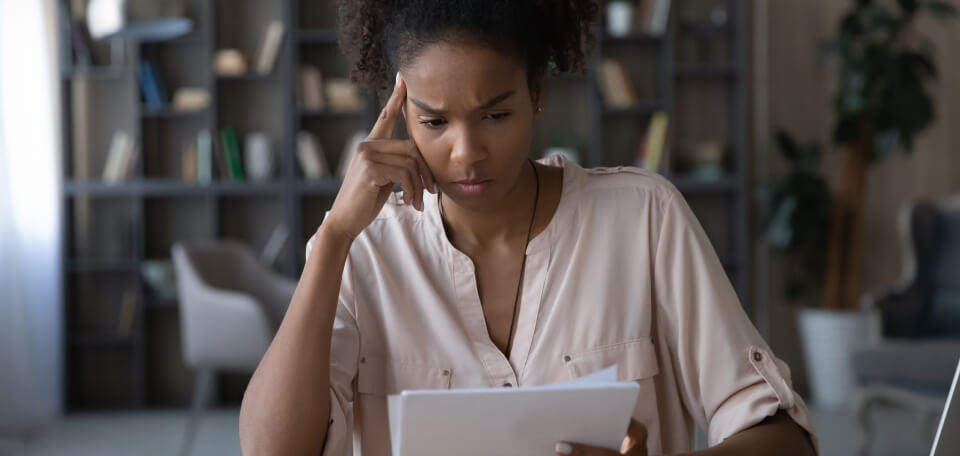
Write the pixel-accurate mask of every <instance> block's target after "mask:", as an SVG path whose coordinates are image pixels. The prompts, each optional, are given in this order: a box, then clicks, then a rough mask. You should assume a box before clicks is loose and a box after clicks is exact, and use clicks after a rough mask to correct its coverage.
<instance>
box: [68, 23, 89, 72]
mask: <svg viewBox="0 0 960 456" xmlns="http://www.w3.org/2000/svg"><path fill="white" fill-rule="evenodd" d="M92 49H93V39H92V38H91V37H90V31H89V30H88V29H87V25H86V24H84V22H83V21H82V20H79V19H74V20H72V21H70V50H71V53H72V55H73V64H74V65H75V66H80V67H90V66H93V65H94V64H95V62H94V61H93V50H92Z"/></svg>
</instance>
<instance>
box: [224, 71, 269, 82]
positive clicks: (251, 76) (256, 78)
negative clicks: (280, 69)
mask: <svg viewBox="0 0 960 456" xmlns="http://www.w3.org/2000/svg"><path fill="white" fill-rule="evenodd" d="M216 77H217V80H218V81H224V82H230V81H249V82H265V81H273V80H276V77H275V73H266V74H265V73H256V72H249V73H244V74H218V75H216Z"/></svg>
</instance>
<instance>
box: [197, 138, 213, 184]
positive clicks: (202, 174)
mask: <svg viewBox="0 0 960 456" xmlns="http://www.w3.org/2000/svg"><path fill="white" fill-rule="evenodd" d="M212 180H213V139H212V138H211V137H210V130H206V129H203V130H200V131H199V132H197V182H198V183H200V184H201V185H207V184H209V183H210V181H212Z"/></svg>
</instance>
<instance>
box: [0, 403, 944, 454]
mask: <svg viewBox="0 0 960 456" xmlns="http://www.w3.org/2000/svg"><path fill="white" fill-rule="evenodd" d="M813 416H814V421H815V422H816V425H817V428H818V434H819V439H820V449H821V452H820V454H821V455H823V456H848V455H849V456H853V455H855V449H856V436H857V435H858V433H857V428H856V425H855V423H854V420H853V418H852V417H851V416H850V414H848V413H845V412H839V411H833V412H831V411H824V410H814V411H813ZM237 419H238V418H237V410H235V409H233V410H219V411H214V412H212V413H211V414H210V415H209V416H208V417H207V418H206V419H205V420H204V421H203V424H202V425H201V428H200V430H199V433H198V436H197V441H196V447H195V451H194V453H193V454H194V455H218V456H219V455H237V454H240V443H239V441H238V440H237ZM875 422H876V424H877V426H878V427H877V429H878V432H877V434H878V435H877V438H876V440H875V441H874V443H873V446H872V451H871V452H870V455H871V456H913V455H917V456H920V455H927V454H929V448H930V437H929V436H927V432H928V431H927V430H925V429H924V428H923V420H921V419H918V417H916V416H912V415H910V414H905V413H899V412H892V411H878V412H877V414H876V415H875ZM185 424H186V414H185V413H182V412H176V411H165V412H136V413H113V414H91V415H74V416H70V417H68V418H66V419H65V420H63V421H62V422H60V423H59V424H57V425H55V426H54V427H53V428H52V429H50V430H48V431H47V432H45V433H43V434H42V435H40V436H37V437H35V438H33V439H30V440H29V441H26V442H23V441H18V442H12V441H10V440H6V441H4V440H3V439H2V438H0V456H61V455H70V456H170V455H177V454H179V447H180V443H181V439H182V437H183V431H184V427H185Z"/></svg>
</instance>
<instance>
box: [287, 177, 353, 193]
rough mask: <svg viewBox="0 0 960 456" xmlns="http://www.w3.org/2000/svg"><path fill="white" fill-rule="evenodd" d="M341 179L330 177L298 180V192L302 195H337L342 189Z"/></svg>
mask: <svg viewBox="0 0 960 456" xmlns="http://www.w3.org/2000/svg"><path fill="white" fill-rule="evenodd" d="M342 184H343V182H342V181H341V180H340V179H337V178H333V177H329V178H324V179H319V180H301V181H299V182H297V187H296V190H297V193H299V194H302V195H321V196H324V195H327V196H336V194H337V192H338V191H340V185H342Z"/></svg>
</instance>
